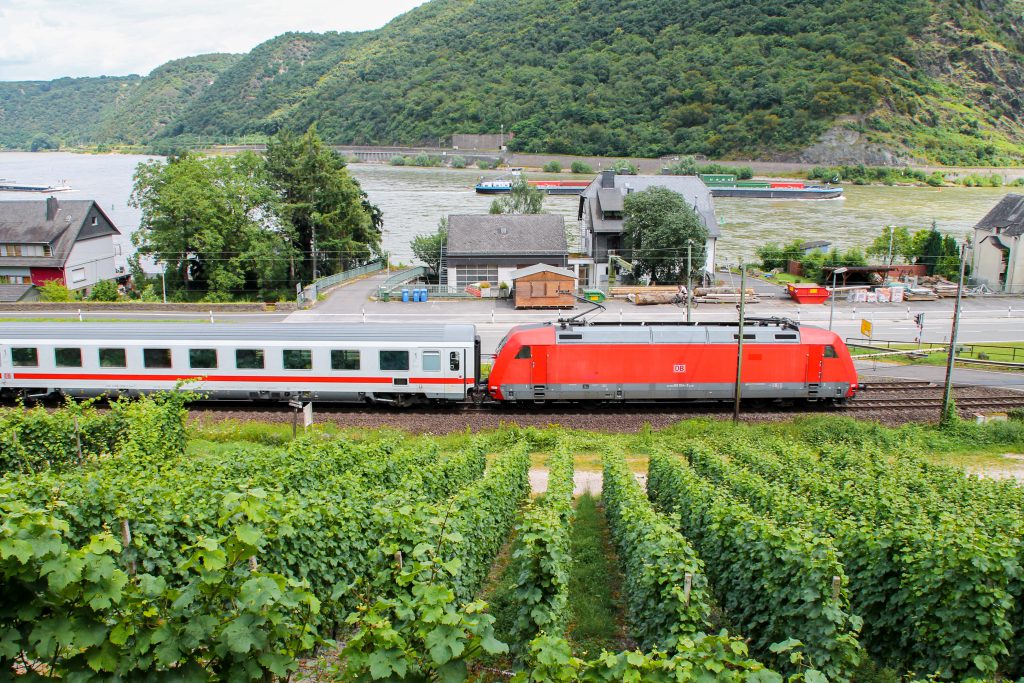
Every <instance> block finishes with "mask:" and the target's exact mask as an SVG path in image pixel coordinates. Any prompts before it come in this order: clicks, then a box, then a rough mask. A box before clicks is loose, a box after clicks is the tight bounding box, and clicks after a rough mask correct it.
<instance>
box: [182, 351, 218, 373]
mask: <svg viewBox="0 0 1024 683" xmlns="http://www.w3.org/2000/svg"><path fill="white" fill-rule="evenodd" d="M188 366H189V367H190V368H201V369H208V368H215V367H217V349H189V350H188Z"/></svg>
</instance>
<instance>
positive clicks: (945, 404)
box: [939, 244, 967, 423]
mask: <svg viewBox="0 0 1024 683" xmlns="http://www.w3.org/2000/svg"><path fill="white" fill-rule="evenodd" d="M966 269H967V245H966V244H962V245H961V246H960V280H959V282H957V285H956V303H955V304H954V305H953V328H952V329H951V330H950V332H949V357H948V358H946V387H945V389H944V390H943V392H942V414H941V415H940V416H939V420H941V422H943V423H946V422H948V421H949V420H951V419H952V418H953V417H955V414H954V415H950V412H949V411H950V408H951V406H950V404H951V402H952V400H953V358H954V357H955V356H956V335H957V331H958V328H959V327H960V299H961V297H962V296H963V291H964V272H965V271H966Z"/></svg>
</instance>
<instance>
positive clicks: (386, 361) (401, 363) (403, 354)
mask: <svg viewBox="0 0 1024 683" xmlns="http://www.w3.org/2000/svg"><path fill="white" fill-rule="evenodd" d="M380 369H381V370H408V369H409V352H408V351H381V352H380Z"/></svg>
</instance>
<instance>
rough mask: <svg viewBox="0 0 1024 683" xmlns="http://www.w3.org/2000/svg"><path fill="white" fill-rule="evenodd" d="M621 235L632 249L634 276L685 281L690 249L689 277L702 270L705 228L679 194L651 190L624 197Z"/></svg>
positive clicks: (668, 190) (663, 190)
mask: <svg viewBox="0 0 1024 683" xmlns="http://www.w3.org/2000/svg"><path fill="white" fill-rule="evenodd" d="M623 214H624V216H625V220H624V222H623V233H624V235H625V237H626V244H627V246H628V247H629V248H630V249H632V256H633V263H634V270H633V273H634V275H641V274H649V275H650V276H651V279H654V280H659V281H664V282H682V281H684V280H686V279H687V273H686V250H687V244H688V243H689V245H690V246H691V250H692V251H691V272H690V275H691V277H692V276H693V275H697V274H699V273H700V272H701V271H703V269H704V261H705V256H704V249H705V245H706V244H707V240H708V229H707V227H706V226H705V225H704V224H703V222H701V219H700V216H698V215H697V212H696V211H694V209H693V208H692V207H691V206H690V205H689V204H687V203H686V200H685V199H684V198H683V196H682V195H680V194H678V193H676V192H673V191H672V190H670V189H668V188H665V187H651V188H648V189H646V190H643V191H641V192H634V193H632V194H630V195H627V196H626V199H625V202H624V203H623Z"/></svg>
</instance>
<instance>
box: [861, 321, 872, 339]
mask: <svg viewBox="0 0 1024 683" xmlns="http://www.w3.org/2000/svg"><path fill="white" fill-rule="evenodd" d="M860 333H861V334H863V335H864V336H865V337H868V338H870V337H871V321H870V320H861V321H860Z"/></svg>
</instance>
